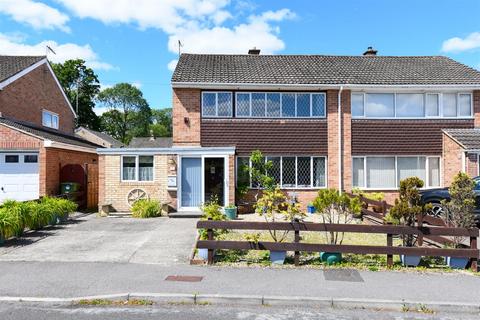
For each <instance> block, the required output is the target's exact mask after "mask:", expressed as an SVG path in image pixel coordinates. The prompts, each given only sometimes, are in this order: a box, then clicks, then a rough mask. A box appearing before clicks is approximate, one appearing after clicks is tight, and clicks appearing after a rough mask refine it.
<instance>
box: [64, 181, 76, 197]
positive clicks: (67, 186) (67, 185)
mask: <svg viewBox="0 0 480 320" xmlns="http://www.w3.org/2000/svg"><path fill="white" fill-rule="evenodd" d="M79 190H80V183H76V182H63V183H60V194H67V193H72V192H77V191H79Z"/></svg>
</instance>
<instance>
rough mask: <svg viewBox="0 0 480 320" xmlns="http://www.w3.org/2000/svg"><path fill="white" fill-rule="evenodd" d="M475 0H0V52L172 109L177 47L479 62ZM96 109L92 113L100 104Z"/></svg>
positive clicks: (479, 25)
mask: <svg viewBox="0 0 480 320" xmlns="http://www.w3.org/2000/svg"><path fill="white" fill-rule="evenodd" d="M479 12H480V1H479V0H456V1H454V0H451V1H447V0H423V1H422V0H416V1H414V0H402V1H396V0H391V1H387V0H364V1H355V0H350V1H347V0H344V1H334V0H331V1H326V0H317V1H313V0H311V1H307V0H296V1H281V0H277V1H273V0H272V1H249V0H230V1H229V0H81V1H79V0H0V54H15V55H17V54H27V55H29V54H40V55H43V54H45V45H46V44H49V45H50V46H51V47H53V48H54V50H55V51H56V52H57V55H53V54H49V59H51V60H53V61H56V62H61V61H64V60H65V59H70V58H76V57H79V58H83V59H85V60H86V61H87V63H88V64H89V65H90V66H91V67H92V68H94V69H95V71H96V72H97V74H98V75H99V78H100V82H101V83H102V85H103V86H104V87H108V86H111V85H113V84H115V83H118V82H130V83H132V84H135V85H137V86H138V87H139V88H140V89H141V90H142V91H143V92H144V95H145V97H146V98H147V100H148V102H149V103H150V106H151V107H153V108H162V107H169V106H171V96H172V94H171V88H170V77H171V74H172V71H171V70H172V69H173V67H174V65H175V61H176V59H177V49H178V47H177V42H178V40H181V41H182V43H183V48H182V51H183V52H202V53H246V52H247V50H248V48H251V47H253V46H256V47H257V48H260V49H262V53H270V54H272V53H282V54H335V55H357V54H361V53H362V52H363V51H364V50H365V49H366V47H367V46H374V47H375V48H376V49H378V50H379V54H380V55H447V56H449V57H451V58H454V59H456V60H458V61H460V62H462V63H465V64H467V65H469V66H472V67H474V68H477V69H480V19H479V16H478V15H479ZM99 111H100V110H99Z"/></svg>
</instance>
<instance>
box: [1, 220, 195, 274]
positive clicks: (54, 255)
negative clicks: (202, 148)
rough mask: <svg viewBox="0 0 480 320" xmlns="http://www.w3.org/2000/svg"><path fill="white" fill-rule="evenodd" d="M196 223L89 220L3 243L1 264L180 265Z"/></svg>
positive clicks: (184, 259) (78, 221) (191, 243)
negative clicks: (34, 262)
mask: <svg viewBox="0 0 480 320" xmlns="http://www.w3.org/2000/svg"><path fill="white" fill-rule="evenodd" d="M195 222H196V219H169V218H153V219H133V218H98V217H96V216H95V215H94V214H92V215H87V216H83V217H80V218H77V219H75V220H72V221H70V222H69V223H68V224H65V225H61V226H58V227H53V228H49V229H46V230H42V231H38V232H34V233H29V234H27V235H26V236H25V237H23V238H21V239H18V240H14V241H9V242H7V243H6V245H5V246H4V247H0V261H63V262H117V263H142V264H161V265H174V264H184V263H186V262H188V258H189V254H190V252H191V250H192V247H193V245H194V242H195V236H196V229H195Z"/></svg>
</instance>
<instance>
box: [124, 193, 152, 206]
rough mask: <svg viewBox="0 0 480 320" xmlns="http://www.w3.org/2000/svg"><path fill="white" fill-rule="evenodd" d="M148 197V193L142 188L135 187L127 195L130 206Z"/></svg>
mask: <svg viewBox="0 0 480 320" xmlns="http://www.w3.org/2000/svg"><path fill="white" fill-rule="evenodd" d="M144 199H148V195H147V193H146V192H145V191H143V190H142V189H133V190H131V191H130V192H129V193H128V195H127V202H128V205H129V206H132V205H133V204H134V203H135V202H137V201H138V200H144Z"/></svg>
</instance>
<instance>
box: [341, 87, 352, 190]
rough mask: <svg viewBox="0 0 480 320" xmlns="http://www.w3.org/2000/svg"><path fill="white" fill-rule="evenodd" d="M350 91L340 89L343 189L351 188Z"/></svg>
mask: <svg viewBox="0 0 480 320" xmlns="http://www.w3.org/2000/svg"><path fill="white" fill-rule="evenodd" d="M350 98H351V92H350V90H344V91H342V144H343V164H342V172H343V190H345V191H347V192H350V191H351V190H352V113H351V102H350V100H351V99H350Z"/></svg>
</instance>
